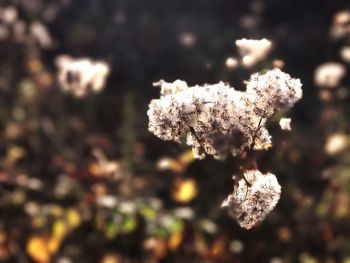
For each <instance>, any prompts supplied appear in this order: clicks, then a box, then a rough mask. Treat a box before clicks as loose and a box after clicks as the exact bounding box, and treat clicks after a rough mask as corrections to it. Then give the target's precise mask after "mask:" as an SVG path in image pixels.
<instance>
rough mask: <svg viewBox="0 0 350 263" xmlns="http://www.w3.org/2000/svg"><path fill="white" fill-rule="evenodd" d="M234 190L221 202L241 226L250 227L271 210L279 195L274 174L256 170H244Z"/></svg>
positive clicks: (278, 187)
mask: <svg viewBox="0 0 350 263" xmlns="http://www.w3.org/2000/svg"><path fill="white" fill-rule="evenodd" d="M244 177H245V178H242V179H240V180H239V181H238V182H237V184H236V185H235V188H234V191H233V193H232V194H230V195H229V196H228V197H227V198H226V199H225V200H224V202H223V203H222V205H221V207H226V208H227V209H228V211H229V214H230V215H231V216H232V217H233V218H234V219H235V220H236V221H237V222H238V224H239V225H240V226H241V227H244V228H246V229H251V228H252V227H254V226H255V225H256V224H258V223H260V222H261V221H263V220H264V219H265V217H266V216H267V215H268V214H269V213H270V212H271V211H272V210H273V208H274V207H275V206H276V204H277V203H278V200H279V198H280V195H281V186H280V185H279V183H278V181H277V179H276V176H275V175H274V174H271V173H267V174H262V173H261V172H260V171H258V170H248V171H245V172H244Z"/></svg>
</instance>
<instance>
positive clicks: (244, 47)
mask: <svg viewBox="0 0 350 263" xmlns="http://www.w3.org/2000/svg"><path fill="white" fill-rule="evenodd" d="M235 44H236V46H237V48H238V51H239V54H240V55H241V56H242V63H243V65H244V66H245V67H248V68H249V67H252V66H254V65H255V64H257V63H258V62H260V61H262V60H263V59H265V58H266V56H267V55H268V54H269V52H270V51H271V49H272V42H271V41H270V40H267V39H266V38H263V39H246V38H242V39H239V40H236V43H235Z"/></svg>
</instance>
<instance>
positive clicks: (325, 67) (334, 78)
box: [314, 62, 346, 88]
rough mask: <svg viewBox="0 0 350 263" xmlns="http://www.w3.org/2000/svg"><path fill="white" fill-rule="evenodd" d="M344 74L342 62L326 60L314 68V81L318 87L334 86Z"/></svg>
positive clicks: (344, 69)
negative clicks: (326, 61)
mask: <svg viewBox="0 0 350 263" xmlns="http://www.w3.org/2000/svg"><path fill="white" fill-rule="evenodd" d="M345 74H346V68H345V66H344V65H343V64H340V63H336V62H328V63H324V64H321V65H320V66H318V67H317V68H316V70H315V74H314V81H315V84H316V85H317V86H319V87H324V88H335V87H337V86H338V85H339V84H340V82H341V80H342V78H343V77H344V76H345Z"/></svg>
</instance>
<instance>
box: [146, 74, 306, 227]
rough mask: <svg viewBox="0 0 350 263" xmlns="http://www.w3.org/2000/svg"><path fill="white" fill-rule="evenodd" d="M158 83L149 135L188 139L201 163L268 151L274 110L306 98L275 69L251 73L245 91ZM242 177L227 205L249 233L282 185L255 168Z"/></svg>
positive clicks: (274, 201) (296, 84) (295, 83)
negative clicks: (158, 87)
mask: <svg viewBox="0 0 350 263" xmlns="http://www.w3.org/2000/svg"><path fill="white" fill-rule="evenodd" d="M154 85H155V86H160V88H161V92H160V93H161V96H160V98H159V99H154V100H152V101H151V103H150V105H149V110H148V112H147V114H148V116H149V131H151V132H152V133H153V134H155V135H156V136H157V137H159V138H161V139H163V140H172V141H175V142H178V143H181V142H182V141H183V140H182V139H183V138H186V143H187V145H189V146H191V147H192V150H193V152H194V154H195V156H196V157H197V158H200V159H202V158H204V157H205V156H208V155H212V156H213V157H214V158H216V159H225V158H226V157H227V156H229V155H233V156H237V155H243V154H246V155H247V154H251V153H252V152H253V151H254V150H261V149H267V148H269V147H270V146H271V144H272V141H271V135H270V133H269V132H268V130H267V128H266V126H265V124H266V121H267V120H268V119H269V118H270V117H271V116H272V115H273V114H274V113H275V112H277V111H279V110H282V109H283V110H285V109H289V108H291V107H293V105H294V104H295V103H296V102H297V101H298V100H299V99H300V98H301V97H302V90H301V86H302V84H301V82H300V80H299V79H294V78H291V77H290V75H289V74H286V73H284V72H282V71H281V70H280V69H277V68H276V69H273V70H270V71H267V72H266V73H264V74H259V73H257V74H253V75H251V77H250V80H249V81H247V82H246V86H247V88H246V91H238V90H235V89H234V88H232V87H230V86H229V85H227V84H225V83H223V82H219V83H217V84H213V85H204V86H198V85H197V86H194V87H189V86H188V85H187V83H186V82H184V81H181V80H176V81H175V82H173V83H167V82H165V81H163V80H161V81H159V82H157V83H154ZM289 121H290V120H289ZM282 122H283V121H282ZM285 124H288V123H285ZM285 126H286V128H288V127H287V126H288V125H285ZM253 166H256V165H253ZM249 168H250V167H249ZM241 177H242V179H240V180H239V181H238V184H237V187H235V188H234V192H233V194H231V195H229V197H228V198H227V199H226V200H225V201H224V203H223V207H228V208H229V211H230V214H231V215H232V216H233V217H234V218H235V219H236V220H237V221H238V223H239V224H240V225H241V226H242V227H245V228H247V229H249V228H252V227H253V226H254V225H255V224H257V223H258V222H261V221H262V220H263V219H264V218H265V216H266V215H267V214H268V213H269V212H270V211H271V210H272V209H273V208H274V206H275V205H276V204H277V202H278V199H279V196H280V186H279V184H278V182H277V179H276V177H275V176H274V175H273V174H270V173H268V174H265V175H264V174H262V173H261V172H260V171H258V170H257V169H256V167H255V169H254V170H250V171H246V172H244V173H243V175H242V176H241Z"/></svg>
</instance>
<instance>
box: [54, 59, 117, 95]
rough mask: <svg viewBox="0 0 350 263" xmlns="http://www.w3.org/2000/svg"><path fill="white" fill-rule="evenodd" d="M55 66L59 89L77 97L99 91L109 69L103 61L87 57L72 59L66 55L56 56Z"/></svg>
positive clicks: (102, 86)
mask: <svg viewBox="0 0 350 263" xmlns="http://www.w3.org/2000/svg"><path fill="white" fill-rule="evenodd" d="M56 66H57V67H58V81H59V84H60V87H61V89H62V90H63V91H64V92H67V93H71V94H73V95H74V96H75V97H77V98H82V97H84V96H86V95H88V94H90V93H98V92H100V91H101V90H102V89H103V88H104V85H105V82H106V78H107V76H108V75H109V71H110V69H109V66H108V64H106V63H105V62H102V61H92V60H91V59H88V58H80V59H74V58H72V57H70V56H67V55H61V56H58V57H57V58H56Z"/></svg>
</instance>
